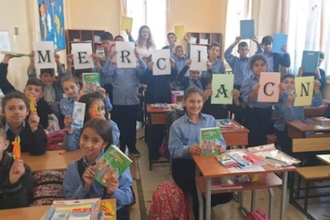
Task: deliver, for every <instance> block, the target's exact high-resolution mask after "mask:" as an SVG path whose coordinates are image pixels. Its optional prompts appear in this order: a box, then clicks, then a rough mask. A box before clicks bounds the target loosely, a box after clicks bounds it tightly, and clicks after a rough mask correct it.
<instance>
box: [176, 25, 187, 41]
mask: <svg viewBox="0 0 330 220" xmlns="http://www.w3.org/2000/svg"><path fill="white" fill-rule="evenodd" d="M174 32H175V35H176V37H177V38H178V39H183V37H184V35H185V33H186V32H185V30H184V26H175V27H174Z"/></svg>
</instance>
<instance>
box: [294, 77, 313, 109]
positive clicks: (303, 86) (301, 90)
mask: <svg viewBox="0 0 330 220" xmlns="http://www.w3.org/2000/svg"><path fill="white" fill-rule="evenodd" d="M295 87H296V88H295V89H296V94H297V97H296V99H295V101H294V106H309V105H311V104H312V99H313V91H314V77H313V76H306V77H296V78H295Z"/></svg>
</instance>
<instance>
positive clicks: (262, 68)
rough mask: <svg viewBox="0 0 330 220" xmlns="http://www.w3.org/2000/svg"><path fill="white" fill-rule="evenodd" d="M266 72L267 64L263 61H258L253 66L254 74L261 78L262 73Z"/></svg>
mask: <svg viewBox="0 0 330 220" xmlns="http://www.w3.org/2000/svg"><path fill="white" fill-rule="evenodd" d="M266 71H267V66H266V63H265V62H264V61H263V60H257V61H256V62H255V63H254V64H253V69H252V72H253V73H254V75H256V76H260V73H261V72H266Z"/></svg>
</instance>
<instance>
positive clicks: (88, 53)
mask: <svg viewBox="0 0 330 220" xmlns="http://www.w3.org/2000/svg"><path fill="white" fill-rule="evenodd" d="M71 46H72V50H71V51H72V54H73V62H74V68H75V69H89V68H93V67H94V62H93V57H92V53H93V51H92V44H91V43H74V44H71Z"/></svg>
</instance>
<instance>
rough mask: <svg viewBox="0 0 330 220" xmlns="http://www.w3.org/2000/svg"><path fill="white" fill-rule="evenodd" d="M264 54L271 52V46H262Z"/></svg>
mask: <svg viewBox="0 0 330 220" xmlns="http://www.w3.org/2000/svg"><path fill="white" fill-rule="evenodd" d="M262 46H263V48H264V52H267V53H270V52H272V48H273V44H263V45H262Z"/></svg>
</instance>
